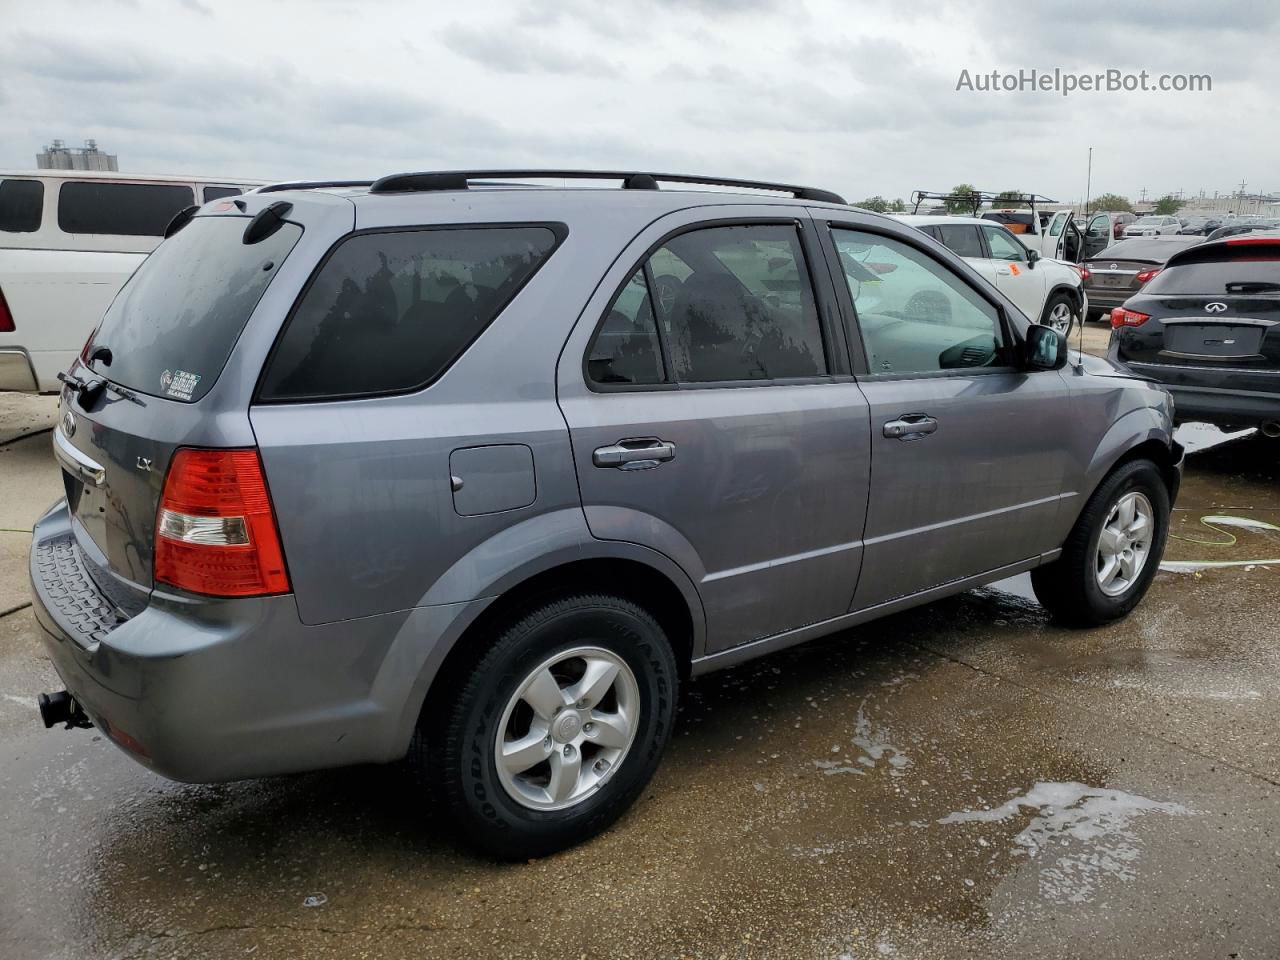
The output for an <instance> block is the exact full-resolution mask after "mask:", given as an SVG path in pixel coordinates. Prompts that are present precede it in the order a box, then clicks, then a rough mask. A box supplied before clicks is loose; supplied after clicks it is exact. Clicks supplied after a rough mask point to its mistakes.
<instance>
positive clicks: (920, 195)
mask: <svg viewBox="0 0 1280 960" xmlns="http://www.w3.org/2000/svg"><path fill="white" fill-rule="evenodd" d="M925 200H941V201H942V202H944V203H963V204H966V205H968V206H972V207H973V212H974V213H975V214H976V213H977V212H978V208H979V207H981V206H982V205H983V204H984V203H991V204H994V203H995V202H996V201H1004V202H1006V203H1025V204H1027V205H1028V206H1030V207H1031V209H1033V210H1034V209H1035V206H1036V204H1037V203H1057V202H1058V201H1056V200H1053V199H1051V198H1050V197H1042V196H1040V195H1039V194H1038V193H1018V194H1014V193H1012V192H1011V191H1008V190H1006V191H1003V192H1001V193H992V192H991V191H989V190H974V191H973V192H972V193H969V192H966V193H931V192H930V191H928V190H913V191H911V203H912V205H913V206H912V208H911V212H912V213H917V212H919V210H920V204H921V203H923V202H924V201H925Z"/></svg>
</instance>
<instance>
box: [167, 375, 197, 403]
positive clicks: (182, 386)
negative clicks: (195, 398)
mask: <svg viewBox="0 0 1280 960" xmlns="http://www.w3.org/2000/svg"><path fill="white" fill-rule="evenodd" d="M199 382H200V374H198V373H187V371H185V370H166V371H165V372H164V373H162V374H160V389H161V390H163V391H164V395H165V396H166V397H176V398H177V399H179V400H190V399H191V394H192V393H193V392H194V391H195V389H196V384H197V383H199Z"/></svg>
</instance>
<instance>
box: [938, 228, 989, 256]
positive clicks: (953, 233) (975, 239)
mask: <svg viewBox="0 0 1280 960" xmlns="http://www.w3.org/2000/svg"><path fill="white" fill-rule="evenodd" d="M936 229H937V231H938V234H937V235H938V239H939V240H941V241H942V242H943V244H944V245H945V246H947V247H949V248H950V249H951V250H952V251H954V252H955V253H956V254H958V255H959V256H962V257H977V258H982V257H985V256H986V255H987V254H986V251H985V250H983V249H982V238H981V237H979V236H978V228H977V226H975V225H970V224H954V223H950V224H942V225H940V226H938V227H937V228H936Z"/></svg>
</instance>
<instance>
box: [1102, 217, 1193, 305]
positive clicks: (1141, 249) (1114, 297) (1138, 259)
mask: <svg viewBox="0 0 1280 960" xmlns="http://www.w3.org/2000/svg"><path fill="white" fill-rule="evenodd" d="M1201 242H1203V241H1202V238H1201V237H1194V236H1193V237H1184V236H1157V237H1131V238H1129V239H1126V240H1121V241H1120V242H1119V243H1115V244H1112V245H1111V246H1109V247H1107V249H1106V250H1103V251H1102V252H1101V253H1100V254H1098V255H1097V256H1096V257H1093V258H1091V259H1089V260H1086V261H1084V263H1082V264H1081V266H1082V267H1083V268H1084V270H1085V277H1084V289H1085V293H1086V294H1087V295H1088V298H1089V309H1090V312H1091V314H1095V313H1096V314H1098V315H1099V319H1102V320H1106V319H1108V318H1109V317H1110V315H1111V311H1112V310H1113V309H1114V308H1116V307H1118V306H1120V305H1121V304H1122V303H1124V302H1125V300H1127V299H1129V297H1131V296H1133V294H1134V293H1135V292H1137V291H1138V290H1141V289H1142V285H1143V284H1144V283H1146V282H1147V281H1148V280H1150V279H1151V278H1152V277H1154V276H1155V275H1156V274H1157V273H1159V272H1160V268H1161V267H1163V266H1164V263H1165V261H1166V260H1168V259H1169V258H1170V257H1171V256H1173V255H1174V254H1175V253H1177V252H1178V251H1179V250H1185V249H1186V248H1187V247H1189V246H1193V245H1195V244H1197V243H1201ZM1099 312H1100V313H1099Z"/></svg>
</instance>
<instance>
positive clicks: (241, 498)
mask: <svg viewBox="0 0 1280 960" xmlns="http://www.w3.org/2000/svg"><path fill="white" fill-rule="evenodd" d="M155 577H156V580H157V581H160V582H162V583H167V584H170V585H171V586H175V587H181V588H182V589H183V590H189V591H190V592H192V593H203V594H206V595H209V596H215V597H257V596H264V595H267V594H273V593H288V592H289V573H288V571H287V570H286V569H285V565H284V551H283V549H282V548H281V546H280V534H279V533H278V531H277V530H276V521H275V516H274V514H273V512H272V509H271V498H270V496H269V495H268V494H267V484H266V479H265V478H264V476H263V473H262V460H261V459H260V458H259V457H258V451H257V450H179V451H178V452H177V453H175V454H174V455H173V461H172V463H170V464H169V474H168V476H167V477H165V481H164V495H163V496H162V497H161V498H160V511H159V514H158V515H157V518H156V564H155Z"/></svg>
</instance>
